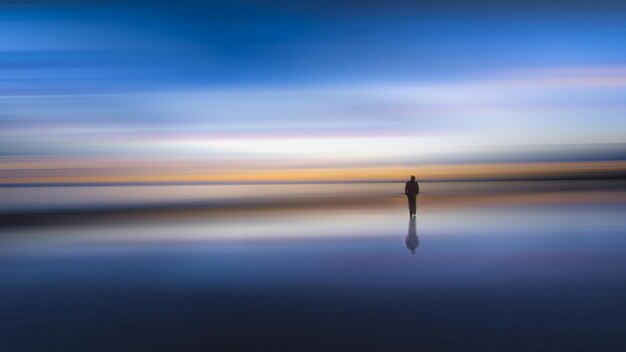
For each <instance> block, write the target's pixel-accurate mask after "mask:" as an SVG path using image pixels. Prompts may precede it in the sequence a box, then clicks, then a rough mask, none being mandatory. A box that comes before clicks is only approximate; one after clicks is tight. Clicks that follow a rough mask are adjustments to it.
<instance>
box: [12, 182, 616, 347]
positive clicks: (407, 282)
mask: <svg viewBox="0 0 626 352" xmlns="http://www.w3.org/2000/svg"><path fill="white" fill-rule="evenodd" d="M364 199H365V198H363V199H362V202H358V201H357V199H354V198H350V197H347V198H345V199H344V200H343V201H339V200H333V201H327V202H318V203H309V204H297V203H293V204H289V203H285V204H280V202H278V203H275V204H273V205H271V206H270V205H267V204H266V205H263V206H260V205H257V206H248V207H242V206H231V207H217V208H216V207H213V208H208V209H207V208H206V207H195V208H194V207H191V208H185V207H183V208H178V210H175V211H173V210H168V209H158V210H156V211H155V210H154V209H152V210H150V211H147V210H144V211H140V212H135V213H134V214H133V215H132V216H129V215H128V214H127V215H124V214H125V212H123V211H119V212H108V213H107V212H101V213H98V212H96V213H95V214H96V215H94V213H92V214H91V215H90V216H88V217H85V216H78V218H74V220H76V219H79V220H80V221H57V222H47V223H46V222H40V223H33V224H31V225H29V226H8V225H6V224H5V226H3V227H0V311H1V312H2V314H1V319H0V324H1V326H0V350H2V351H29V350H46V351H85V350H89V351H114V350H115V351H175V350H198V351H206V350H244V349H246V350H248V349H254V350H261V351H293V350H299V351H300V350H304V351H320V350H337V351H339V350H341V351H345V350H366V351H380V350H394V351H409V350H411V351H413V350H426V351H460V350H463V351H468V350H474V351H487V350H497V351H502V350H504V351H529V350H533V351H617V350H623V349H625V348H626V304H624V300H623V297H626V217H625V216H624V214H625V210H626V197H624V193H623V190H621V189H620V188H612V189H611V188H607V189H591V188H589V187H574V188H573V189H572V187H569V188H567V187H560V189H555V188H553V187H552V188H549V189H541V190H539V189H536V190H535V191H532V192H529V191H520V192H511V191H505V190H503V189H501V190H499V191H496V192H492V193H491V194H487V193H485V192H469V193H468V192H466V193H462V192H459V191H458V190H456V191H455V190H450V189H449V188H448V189H447V190H442V191H439V192H432V193H431V194H424V196H423V197H421V198H420V200H419V201H418V214H417V219H416V220H415V221H414V222H411V221H410V220H409V218H408V212H407V210H406V204H405V201H404V199H402V197H401V196H398V195H397V194H385V195H384V196H380V195H378V194H374V195H368V197H367V200H368V201H367V202H365V201H363V200H364ZM377 199H378V200H379V202H375V200H377ZM270 203H271V202H270ZM32 215H33V214H31V216H32ZM20 216H24V217H27V216H28V214H22V215H20ZM56 216H60V217H64V215H59V214H57V215H56ZM94 216H95V217H94ZM66 220H67V219H66Z"/></svg>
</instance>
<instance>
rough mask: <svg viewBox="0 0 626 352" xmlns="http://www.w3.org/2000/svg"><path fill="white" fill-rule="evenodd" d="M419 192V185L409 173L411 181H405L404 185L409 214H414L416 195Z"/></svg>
mask: <svg viewBox="0 0 626 352" xmlns="http://www.w3.org/2000/svg"><path fill="white" fill-rule="evenodd" d="M419 193H420V186H419V185H418V184H417V182H416V181H415V176H412V175H411V181H407V183H406V185H405V186H404V194H405V195H406V198H407V199H408V200H409V216H415V211H416V208H417V205H416V204H415V203H416V202H417V195H418V194H419Z"/></svg>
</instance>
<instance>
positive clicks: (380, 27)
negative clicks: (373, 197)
mask: <svg viewBox="0 0 626 352" xmlns="http://www.w3.org/2000/svg"><path fill="white" fill-rule="evenodd" d="M624 38H626V6H625V5H624V4H623V3H622V2H619V1H594V2H583V1H574V2H572V1H567V2H566V1H553V2H550V1H548V2H544V1H526V2H504V3H500V2H491V1H469V2H468V1H447V2H446V1H444V2H437V3H436V4H433V3H432V2H426V1H423V2H419V1H418V2H405V1H385V2H382V1H381V2H376V1H365V2H357V1H354V2H352V1H351V2H334V1H321V2H320V1H316V2H312V1H311V2H293V1H284V2H238V1H235V2H228V4H224V3H220V2H215V3H213V2H202V1H182V2H181V1H177V2H168V1H156V2H152V1H150V2H148V1H146V2H133V3H132V5H128V4H127V3H126V2H121V1H120V2H116V1H112V2H108V1H107V2H105V1H83V2H69V1H67V2H64V1H61V2H48V1H27V2H17V1H16V2H9V3H5V4H3V5H0V107H1V109H0V125H1V126H3V128H2V132H0V154H1V155H4V156H24V155H30V156H32V155H35V156H36V155H43V156H46V155H59V156H63V155H75V154H80V155H87V156H90V155H93V156H98V155H126V156H133V155H144V154H160V155H161V154H177V153H178V154H180V155H202V156H203V157H205V158H208V159H210V158H214V157H220V158H222V157H224V156H227V157H235V156H237V157H244V156H245V158H247V159H254V158H257V157H258V158H278V159H280V158H288V157H291V158H300V159H307V158H308V159H310V160H311V163H314V162H316V161H317V162H320V163H323V162H328V161H329V160H335V161H336V162H347V161H355V160H357V161H358V162H362V163H374V164H375V163H382V162H385V161H386V162H388V161H390V160H391V161H394V162H414V163H420V162H426V161H430V160H433V158H434V159H436V158H441V159H440V160H443V161H446V160H459V159H463V158H466V157H467V158H469V159H472V158H473V159H476V155H481V154H489V153H493V150H497V151H498V153H500V154H501V155H499V157H498V158H500V159H506V155H507V153H513V152H519V151H520V150H522V151H523V150H526V149H527V150H533V151H536V150H537V148H538V147H537V146H545V145H571V146H575V148H574V149H576V150H581V149H584V146H585V145H590V144H605V143H620V142H623V137H624V135H626V121H625V120H626V117H625V113H626V41H624ZM250 141H254V142H252V143H251V142H250ZM289 141H291V142H289ZM329 143H330V144H329ZM373 143H375V144H376V145H378V146H373ZM381 144H382V145H386V146H388V147H387V148H384V147H380V145H381ZM304 145H306V146H307V147H306V148H304V149H303V150H298V148H300V147H302V146H304ZM185 146H186V147H185ZM316 148H317V149H318V150H319V151H320V152H318V153H315V152H312V150H314V149H316ZM471 155H474V156H473V157H471V158H470V156H471ZM247 159H246V160H247ZM469 159H468V160H469ZM285 160H286V159H285Z"/></svg>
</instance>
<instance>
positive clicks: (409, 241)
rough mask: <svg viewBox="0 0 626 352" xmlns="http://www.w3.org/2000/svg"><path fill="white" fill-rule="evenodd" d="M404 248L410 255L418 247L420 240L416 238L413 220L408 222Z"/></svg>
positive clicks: (415, 225) (415, 227)
mask: <svg viewBox="0 0 626 352" xmlns="http://www.w3.org/2000/svg"><path fill="white" fill-rule="evenodd" d="M405 242H406V248H408V249H410V250H411V254H415V249H417V247H419V245H420V240H419V238H417V224H416V223H415V218H414V217H412V218H411V219H410V220H409V233H408V234H407V235H406V240H405Z"/></svg>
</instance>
